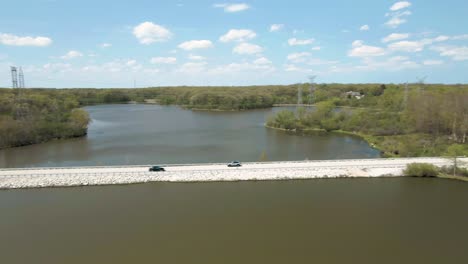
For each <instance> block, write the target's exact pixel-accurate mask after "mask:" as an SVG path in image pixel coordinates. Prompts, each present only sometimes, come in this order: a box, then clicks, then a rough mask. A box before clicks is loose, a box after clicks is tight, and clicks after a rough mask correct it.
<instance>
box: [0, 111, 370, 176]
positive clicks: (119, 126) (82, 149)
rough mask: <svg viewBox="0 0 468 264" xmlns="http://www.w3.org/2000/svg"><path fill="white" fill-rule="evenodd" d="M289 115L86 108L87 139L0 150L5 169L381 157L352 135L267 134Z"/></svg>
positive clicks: (257, 112)
mask: <svg viewBox="0 0 468 264" xmlns="http://www.w3.org/2000/svg"><path fill="white" fill-rule="evenodd" d="M280 109H284V108H273V109H261V110H252V111H244V112H200V111H189V110H183V109H181V108H179V107H175V106H158V105H100V106H90V107H86V110H87V111H88V112H89V113H90V115H91V118H92V120H93V122H92V123H91V125H90V127H89V130H88V136H87V137H84V138H78V139H70V140H56V141H52V142H48V143H44V144H37V145H32V146H25V147H20V148H11V149H4V150H0V167H37V166H42V167H44V166H81V165H88V166H101V165H127V164H128V165H142V164H145V165H147V164H165V163H199V162H208V163H209V162H228V161H231V160H240V161H258V160H259V158H260V156H261V155H262V152H265V153H266V157H267V159H268V160H270V161H274V160H305V159H311V160H312V159H345V158H375V157H379V151H377V150H375V149H372V148H371V147H370V146H369V145H368V144H367V143H366V142H365V141H364V140H362V139H360V138H357V137H353V136H347V135H337V134H317V135H309V136H299V135H292V134H288V133H285V132H283V131H276V130H272V129H267V128H265V127H264V123H265V120H266V119H267V117H268V116H269V115H271V114H273V113H274V112H277V111H279V110H280Z"/></svg>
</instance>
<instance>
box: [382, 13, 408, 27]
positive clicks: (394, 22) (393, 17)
mask: <svg viewBox="0 0 468 264" xmlns="http://www.w3.org/2000/svg"><path fill="white" fill-rule="evenodd" d="M409 15H411V11H408V10H407V11H402V12H399V11H398V12H392V13H388V14H386V16H389V17H390V20H388V21H387V22H386V23H385V25H386V26H387V27H390V28H397V27H398V26H400V25H401V24H404V23H406V22H407V20H406V19H405V18H404V17H405V16H409Z"/></svg>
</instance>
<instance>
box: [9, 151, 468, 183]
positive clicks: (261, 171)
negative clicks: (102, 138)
mask: <svg viewBox="0 0 468 264" xmlns="http://www.w3.org/2000/svg"><path fill="white" fill-rule="evenodd" d="M460 161H461V162H462V163H463V162H466V163H468V158H463V159H460ZM415 162H418V163H431V164H434V165H437V166H444V165H451V162H452V161H451V160H449V159H445V158H403V159H361V160H356V159H354V160H323V161H283V162H266V163H243V166H242V167H240V168H228V167H227V166H226V164H181V165H165V168H166V172H149V171H148V168H149V166H150V165H146V166H112V167H70V168H18V169H0V189H11V188H31V187H49V186H80V185H104V184H126V183H137V182H150V181H179V182H190V181H238V180H279V179H308V178H326V177H378V176H390V175H393V176H401V173H402V170H403V169H404V168H405V167H406V165H407V164H409V163H415Z"/></svg>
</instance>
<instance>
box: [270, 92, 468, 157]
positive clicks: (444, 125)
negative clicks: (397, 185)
mask: <svg viewBox="0 0 468 264" xmlns="http://www.w3.org/2000/svg"><path fill="white" fill-rule="evenodd" d="M322 89H324V88H323V87H320V88H319V89H318V90H317V94H326V93H329V92H330V91H321V90H322ZM355 90H357V89H355ZM341 92H342V96H334V97H327V99H325V100H321V101H320V102H318V103H317V104H316V105H315V107H314V108H312V109H311V108H299V109H297V111H295V112H292V111H288V110H284V111H281V112H279V113H278V114H277V115H275V116H272V117H270V118H269V119H268V121H267V126H269V127H274V128H282V129H286V130H294V131H320V130H321V131H327V132H330V131H335V132H341V133H351V134H355V135H359V136H361V137H363V138H365V139H366V140H367V141H368V142H369V143H371V144H372V145H374V146H375V147H377V148H378V149H380V150H381V151H382V154H383V155H384V156H386V157H399V156H401V157H411V156H438V155H445V154H447V155H448V154H449V152H453V151H454V150H456V152H457V153H458V155H468V138H467V133H468V87H467V86H461V85H460V86H456V85H455V86H448V85H417V84H414V85H410V86H408V88H407V89H405V87H404V86H388V85H387V86H385V85H382V86H380V87H379V89H377V87H375V89H371V90H367V91H366V90H361V91H360V93H361V95H363V96H364V97H361V96H358V97H359V99H358V98H356V97H353V96H349V94H347V93H346V92H343V91H341ZM339 106H356V107H358V108H341V109H340V108H337V107H339Z"/></svg>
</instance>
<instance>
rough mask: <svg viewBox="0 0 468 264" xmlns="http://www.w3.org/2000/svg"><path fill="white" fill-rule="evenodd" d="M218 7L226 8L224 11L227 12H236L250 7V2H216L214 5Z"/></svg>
mask: <svg viewBox="0 0 468 264" xmlns="http://www.w3.org/2000/svg"><path fill="white" fill-rule="evenodd" d="M213 6H214V7H216V8H222V9H224V12H226V13H236V12H240V11H244V10H247V9H249V8H250V6H249V5H248V4H245V3H239V4H214V5H213Z"/></svg>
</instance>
